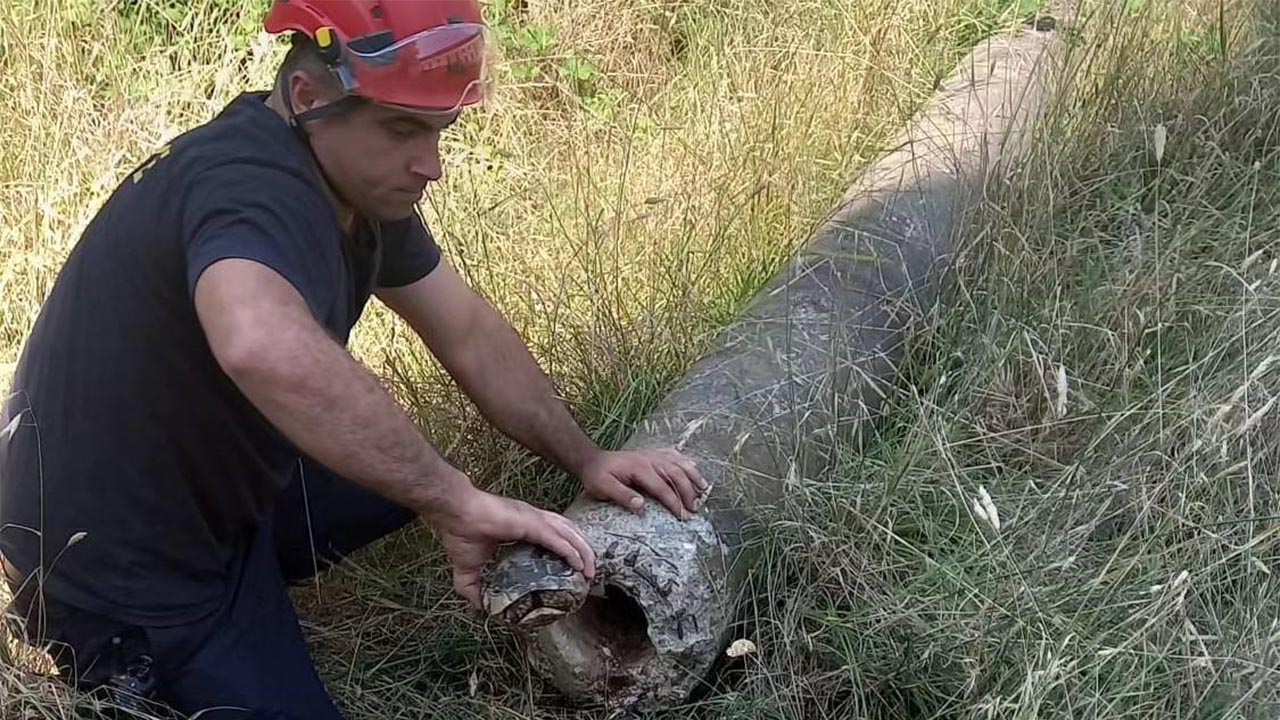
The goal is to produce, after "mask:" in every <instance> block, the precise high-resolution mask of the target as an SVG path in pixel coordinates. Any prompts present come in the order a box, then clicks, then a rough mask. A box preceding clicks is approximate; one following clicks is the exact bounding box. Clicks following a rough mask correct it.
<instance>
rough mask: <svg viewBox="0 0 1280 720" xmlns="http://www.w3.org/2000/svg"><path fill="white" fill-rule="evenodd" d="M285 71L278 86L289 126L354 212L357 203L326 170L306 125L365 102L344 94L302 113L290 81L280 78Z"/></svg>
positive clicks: (339, 197) (335, 192) (336, 193)
mask: <svg viewBox="0 0 1280 720" xmlns="http://www.w3.org/2000/svg"><path fill="white" fill-rule="evenodd" d="M283 71H284V68H281V74H280V76H279V78H278V79H277V82H276V86H277V87H279V88H280V99H281V100H282V101H283V102H284V109H285V112H287V113H288V115H289V117H288V122H289V127H290V128H292V129H293V133H294V135H296V136H297V137H298V140H299V141H301V142H302V145H303V147H305V148H306V149H307V152H308V153H309V154H310V155H311V161H312V163H314V164H315V166H316V170H318V171H319V172H320V177H321V178H322V179H323V180H324V183H325V185H327V186H328V187H329V192H331V193H333V196H334V197H335V198H336V199H337V200H338V202H340V203H342V204H343V205H345V206H346V207H347V208H349V209H350V210H351V211H352V212H353V213H354V212H355V205H353V204H352V203H351V201H350V200H348V199H347V198H346V197H344V196H343V195H342V192H341V191H340V190H339V189H338V186H337V184H336V183H334V182H333V178H331V177H329V173H327V172H325V169H324V165H323V164H322V163H321V162H320V158H319V157H318V156H317V155H316V151H315V148H313V147H312V146H311V135H310V134H309V133H308V132H307V129H306V127H305V126H306V124H307V123H310V122H315V121H316V120H320V119H323V118H327V117H336V116H338V115H343V114H345V113H349V112H351V111H352V110H354V109H355V108H356V107H357V106H358V105H360V104H361V103H363V102H364V100H363V99H362V98H359V97H357V96H355V95H343V96H342V97H341V98H339V99H338V100H335V101H333V102H331V103H329V104H328V105H321V106H320V107H318V108H313V109H311V110H306V111H303V112H300V113H299V112H295V111H294V109H293V97H292V95H293V93H291V92H289V87H288V83H284V82H280V80H283V79H284V74H283Z"/></svg>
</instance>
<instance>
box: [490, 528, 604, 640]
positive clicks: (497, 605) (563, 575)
mask: <svg viewBox="0 0 1280 720" xmlns="http://www.w3.org/2000/svg"><path fill="white" fill-rule="evenodd" d="M590 591H591V586H590V583H589V582H587V579H586V577H585V576H584V575H583V574H582V573H580V572H578V571H577V570H574V569H573V568H572V567H571V566H570V565H569V564H568V563H567V562H565V561H564V560H563V559H562V558H561V557H559V556H558V555H555V554H552V553H550V552H548V551H547V550H545V549H543V548H540V547H535V548H531V549H530V550H529V551H527V552H519V553H515V554H512V555H509V556H508V557H507V558H505V559H504V561H503V562H502V563H500V564H499V566H498V567H497V568H495V569H494V571H493V574H492V575H491V576H490V578H489V581H488V583H487V584H486V585H485V590H484V609H485V612H487V613H488V614H489V616H490V617H492V618H495V619H497V620H499V621H501V622H504V623H506V624H507V625H510V626H512V627H514V628H516V629H517V630H521V631H524V632H534V631H536V630H538V629H540V628H543V627H546V626H548V625H551V624H552V623H554V622H556V621H557V620H559V619H560V618H562V617H564V616H565V615H569V614H572V613H575V612H577V611H578V610H579V609H580V608H581V607H582V605H583V603H584V602H586V599H587V595H588V594H589V593H590Z"/></svg>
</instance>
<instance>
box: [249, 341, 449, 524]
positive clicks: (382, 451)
mask: <svg viewBox="0 0 1280 720" xmlns="http://www.w3.org/2000/svg"><path fill="white" fill-rule="evenodd" d="M280 332H281V333H282V335H279V336H277V337H274V338H273V339H272V342H271V343H270V344H269V345H268V346H266V347H262V348H260V349H259V350H258V351H257V352H256V353H253V354H251V355H250V357H248V358H247V359H245V360H244V361H243V362H239V363H237V364H236V365H234V366H232V367H230V368H228V372H229V374H230V375H231V377H232V379H233V380H234V381H235V382H236V384H237V385H238V386H239V387H240V389H241V390H242V391H243V392H244V393H245V395H246V396H247V397H248V398H249V399H250V401H251V402H253V403H254V405H255V406H256V407H257V408H258V409H259V410H260V411H261V412H262V413H263V415H265V416H266V417H267V419H268V420H270V421H271V422H272V423H273V424H274V425H275V426H276V427H277V428H278V429H279V430H280V431H281V432H282V433H283V434H284V435H285V436H286V437H288V438H289V439H290V440H291V441H292V442H293V443H294V444H295V445H296V446H297V447H298V448H299V449H300V450H302V451H303V452H304V453H306V454H307V455H309V456H311V457H312V458H314V459H315V460H317V461H319V462H320V463H322V464H324V465H326V466H328V467H329V468H331V469H333V470H334V471H335V472H337V473H339V474H341V475H343V476H344V477H347V478H349V479H351V480H353V481H355V482H358V483H360V484H362V485H365V486H366V487H369V488H370V489H372V490H374V491H375V492H378V493H380V494H382V495H383V496H385V497H387V498H389V499H391V500H392V501H394V502H396V503H398V504H400V505H402V506H404V507H407V508H410V509H412V510H415V511H417V512H419V513H421V514H428V515H430V514H433V513H437V512H447V511H448V506H449V505H450V501H451V500H454V499H456V498H457V497H459V495H460V492H459V491H460V490H462V489H464V487H470V483H469V481H468V480H467V478H466V476H465V475H463V474H462V473H460V472H459V471H457V470H456V469H454V468H452V467H451V466H450V465H449V464H448V463H447V462H446V461H445V460H444V459H443V458H442V457H440V455H439V454H438V453H437V452H436V451H435V449H434V448H432V447H431V445H430V443H428V442H427V440H426V438H424V437H423V436H422V434H421V432H420V431H419V430H418V428H417V427H416V426H415V425H414V424H413V423H412V422H411V421H410V420H409V418H408V417H407V416H406V414H405V413H404V412H403V411H402V410H401V408H400V407H399V405H398V404H397V403H396V402H395V400H394V399H393V398H392V397H391V396H390V395H389V394H388V393H387V392H386V390H385V389H384V388H383V387H382V386H381V385H380V384H379V383H378V382H377V380H376V379H375V378H374V377H373V375H372V374H371V373H370V372H369V371H368V370H366V369H365V368H364V367H363V366H361V365H360V364H359V363H358V362H357V361H356V360H355V359H354V358H352V357H351V355H350V354H349V353H348V352H347V351H346V349H345V348H343V347H341V346H340V345H339V344H338V343H336V342H334V341H333V340H332V339H331V338H329V337H328V336H327V335H325V334H324V332H323V331H322V330H321V329H320V328H319V327H317V326H314V325H312V324H309V323H295V324H291V325H288V326H285V327H284V328H282V329H281V330H280Z"/></svg>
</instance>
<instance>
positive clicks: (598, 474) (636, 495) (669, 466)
mask: <svg viewBox="0 0 1280 720" xmlns="http://www.w3.org/2000/svg"><path fill="white" fill-rule="evenodd" d="M579 477H580V478H581V480H582V487H583V489H584V490H586V492H587V494H588V495H589V496H591V497H593V498H595V499H597V500H611V501H613V502H615V503H617V504H619V505H621V506H622V507H625V508H627V509H629V510H631V511H633V512H639V511H640V509H641V508H643V507H644V498H643V497H641V493H643V494H645V495H648V496H649V497H652V498H654V499H656V500H658V501H659V502H661V503H662V504H663V506H665V507H666V508H667V509H668V510H670V511H671V513H672V514H674V515H675V516H676V517H678V518H680V519H681V520H687V519H689V513H691V512H697V511H698V509H699V507H700V505H701V503H702V500H701V498H702V494H703V493H705V492H706V491H707V482H706V480H704V479H703V478H702V474H701V473H699V472H698V468H697V466H696V465H694V463H693V461H692V460H690V459H689V458H687V457H685V456H684V455H681V454H680V453H679V452H677V451H676V450H674V449H661V450H633V451H622V452H601V453H599V454H597V455H596V456H594V457H592V458H591V459H590V460H588V461H587V463H586V464H585V465H583V467H582V469H581V471H580V472H579ZM637 491H639V492H637Z"/></svg>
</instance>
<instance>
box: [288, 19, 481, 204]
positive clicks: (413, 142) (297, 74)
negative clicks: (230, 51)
mask: <svg viewBox="0 0 1280 720" xmlns="http://www.w3.org/2000/svg"><path fill="white" fill-rule="evenodd" d="M275 94H276V95H277V96H278V97H279V99H280V100H281V101H284V100H285V99H286V98H287V100H288V103H287V104H283V103H281V104H282V105H283V107H290V106H291V107H292V110H293V113H294V114H296V115H302V114H303V113H307V112H311V111H313V110H317V109H319V108H322V107H328V106H331V105H333V104H335V103H342V110H341V111H340V112H336V113H333V114H330V115H327V116H325V117H321V118H319V119H316V120H313V121H311V122H308V123H307V124H306V132H307V136H308V138H309V141H310V143H311V148H312V151H313V152H314V153H315V156H316V160H317V162H319V163H320V166H321V168H322V169H323V170H324V173H325V175H326V176H327V177H328V179H329V182H330V183H331V184H332V185H333V186H334V187H333V189H334V191H335V192H336V193H337V194H338V196H339V197H341V198H342V200H344V201H345V202H346V203H348V204H349V205H351V209H352V210H354V211H356V212H358V213H360V214H362V215H365V216H367V217H369V218H371V219H375V220H395V219H400V218H404V217H408V216H409V215H410V214H412V212H413V208H414V206H415V205H416V204H417V202H418V201H419V200H420V199H421V198H422V193H423V191H424V190H425V189H426V186H427V184H428V183H430V182H434V181H435V180H438V179H439V178H440V176H441V174H442V169H441V165H440V133H441V132H442V131H443V130H444V129H445V128H446V127H448V125H449V124H450V123H452V122H453V121H454V120H455V119H456V118H457V116H458V112H457V111H453V112H440V113H423V112H411V111H408V110H403V109H398V108H393V107H391V106H388V105H381V104H378V103H374V102H372V101H369V100H364V99H361V98H359V97H352V98H347V96H346V93H345V92H344V90H343V88H342V85H341V83H340V82H339V81H338V79H337V77H335V76H334V74H333V72H332V71H330V69H329V68H328V67H327V66H326V65H325V63H324V61H323V60H322V59H321V57H320V55H319V53H318V52H317V49H316V46H315V43H313V42H312V41H310V40H309V39H306V38H299V40H298V41H297V42H295V44H294V46H293V47H292V48H291V49H290V51H289V54H288V55H287V56H286V57H285V60H284V63H283V64H282V67H281V69H280V73H279V75H278V80H277V86H276V89H275Z"/></svg>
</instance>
